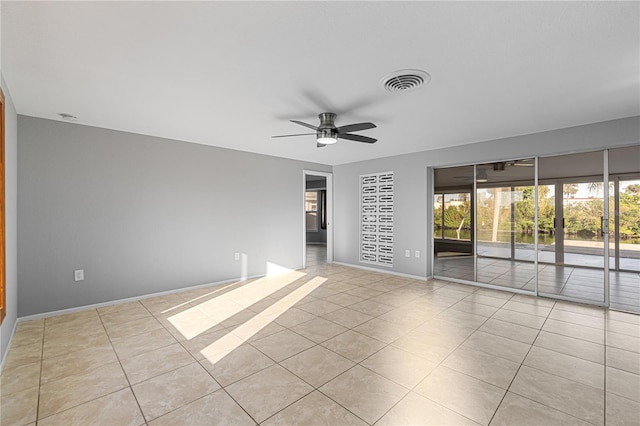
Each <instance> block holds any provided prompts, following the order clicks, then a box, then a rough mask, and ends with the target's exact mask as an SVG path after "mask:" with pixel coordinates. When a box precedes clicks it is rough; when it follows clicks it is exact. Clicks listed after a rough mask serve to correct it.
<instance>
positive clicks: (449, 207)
mask: <svg viewBox="0 0 640 426" xmlns="http://www.w3.org/2000/svg"><path fill="white" fill-rule="evenodd" d="M443 210H444V212H443V218H444V238H447V239H450V240H459V241H471V222H470V214H471V193H470V192H464V193H456V194H444V205H443Z"/></svg>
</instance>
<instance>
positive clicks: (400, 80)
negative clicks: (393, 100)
mask: <svg viewBox="0 0 640 426" xmlns="http://www.w3.org/2000/svg"><path fill="white" fill-rule="evenodd" d="M430 81H431V75H429V73H428V72H426V71H422V70H415V69H410V70H399V71H394V72H392V73H391V74H387V75H385V76H384V77H383V78H382V80H380V86H382V87H383V88H384V90H386V91H387V92H391V93H400V92H409V91H411V90H416V89H418V88H420V87H422V86H424V85H425V84H428V83H429V82H430Z"/></svg>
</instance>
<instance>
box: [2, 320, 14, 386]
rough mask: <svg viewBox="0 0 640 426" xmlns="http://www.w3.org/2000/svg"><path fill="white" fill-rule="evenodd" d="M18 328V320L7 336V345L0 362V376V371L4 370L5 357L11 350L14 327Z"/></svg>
mask: <svg viewBox="0 0 640 426" xmlns="http://www.w3.org/2000/svg"><path fill="white" fill-rule="evenodd" d="M17 326H18V319H16V322H14V323H13V329H12V330H11V336H9V344H8V345H7V350H6V351H4V354H3V355H2V361H0V374H2V370H4V363H5V362H6V361H7V355H9V349H11V342H12V341H13V335H14V334H16V327H17Z"/></svg>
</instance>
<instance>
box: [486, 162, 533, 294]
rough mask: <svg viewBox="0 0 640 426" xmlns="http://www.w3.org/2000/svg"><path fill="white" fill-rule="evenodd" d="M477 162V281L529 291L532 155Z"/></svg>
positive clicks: (531, 289)
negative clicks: (512, 159) (526, 157)
mask: <svg viewBox="0 0 640 426" xmlns="http://www.w3.org/2000/svg"><path fill="white" fill-rule="evenodd" d="M476 167H477V184H476V223H477V233H476V235H477V244H476V254H477V256H476V264H475V267H476V281H478V282H481V283H486V284H491V285H496V286H501V287H511V288H516V289H520V290H527V291H531V292H534V291H535V267H534V260H535V256H534V254H535V253H534V243H535V192H534V191H535V186H534V183H535V182H534V181H535V160H534V159H522V160H514V161H503V162H495V163H487V164H479V165H477V166H476Z"/></svg>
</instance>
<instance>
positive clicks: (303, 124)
mask: <svg viewBox="0 0 640 426" xmlns="http://www.w3.org/2000/svg"><path fill="white" fill-rule="evenodd" d="M289 121H291V122H292V123H296V124H299V125H301V126H304V127H308V128H310V129H313V130H318V128H317V127H316V126H312V125H311V124H307V123H303V122H302V121H298V120H289Z"/></svg>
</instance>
